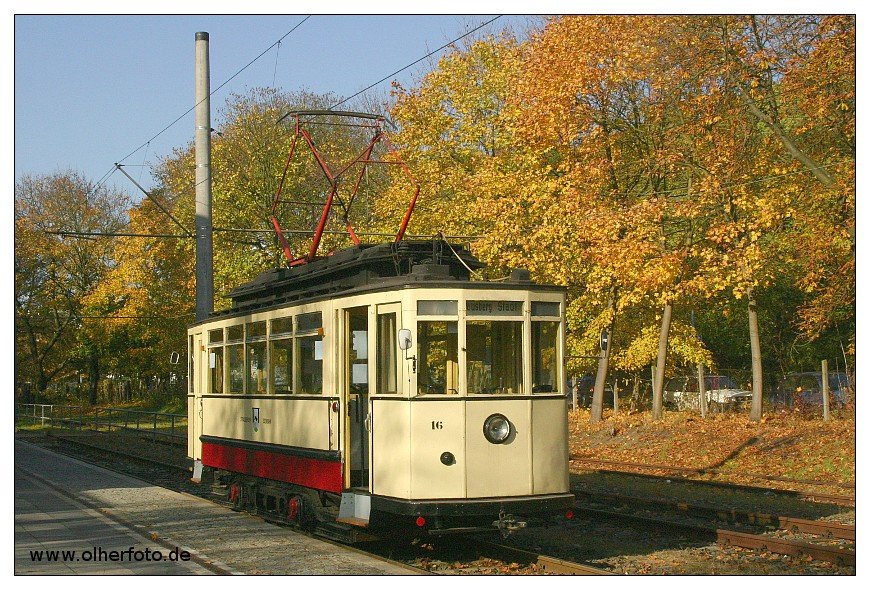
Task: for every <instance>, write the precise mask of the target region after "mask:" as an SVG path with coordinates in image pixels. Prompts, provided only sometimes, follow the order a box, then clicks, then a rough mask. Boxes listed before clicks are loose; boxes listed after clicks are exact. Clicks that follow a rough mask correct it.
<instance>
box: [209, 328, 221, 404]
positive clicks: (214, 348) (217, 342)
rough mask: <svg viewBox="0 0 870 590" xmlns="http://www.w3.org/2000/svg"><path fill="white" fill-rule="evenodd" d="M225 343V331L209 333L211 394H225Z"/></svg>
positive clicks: (219, 330) (210, 331) (211, 331)
mask: <svg viewBox="0 0 870 590" xmlns="http://www.w3.org/2000/svg"><path fill="white" fill-rule="evenodd" d="M223 341H224V331H223V329H222V328H221V329H217V330H209V331H208V345H209V349H208V367H209V369H208V371H209V375H208V391H209V393H223V392H224V349H223V346H221V344H223Z"/></svg>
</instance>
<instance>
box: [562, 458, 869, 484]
mask: <svg viewBox="0 0 870 590" xmlns="http://www.w3.org/2000/svg"><path fill="white" fill-rule="evenodd" d="M571 459H572V460H574V461H577V462H579V463H594V464H596V465H610V466H614V467H630V468H633V469H648V470H657V471H680V472H683V473H697V474H699V475H704V474H706V473H712V474H715V475H722V474H725V475H730V474H731V473H733V472H729V471H724V470H722V469H716V468H713V467H680V466H677V465H656V464H651V463H631V462H628V461H608V460H605V459H589V458H585V457H577V456H574V457H571ZM740 475H742V476H744V477H751V478H753V479H768V480H771V481H781V482H784V483H802V484H809V485H820V486H834V487H839V488H850V489H855V482H854V481H852V482H832V481H821V480H818V479H795V478H791V477H780V476H778V475H765V474H761V473H740Z"/></svg>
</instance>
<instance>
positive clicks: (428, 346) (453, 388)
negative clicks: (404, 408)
mask: <svg viewBox="0 0 870 590" xmlns="http://www.w3.org/2000/svg"><path fill="white" fill-rule="evenodd" d="M417 346H418V350H419V351H420V353H419V357H420V358H419V368H418V374H417V393H451V394H457V393H459V330H458V329H457V322H449V321H448V322H444V321H428V322H423V321H420V322H417Z"/></svg>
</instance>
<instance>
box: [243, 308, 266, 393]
mask: <svg viewBox="0 0 870 590" xmlns="http://www.w3.org/2000/svg"><path fill="white" fill-rule="evenodd" d="M265 337H266V322H253V323H250V324H248V326H247V341H248V345H247V347H246V354H247V357H248V358H247V363H246V364H247V367H248V370H247V378H248V393H249V394H253V393H266V376H267V375H268V367H267V366H266V341H265Z"/></svg>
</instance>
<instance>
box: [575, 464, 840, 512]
mask: <svg viewBox="0 0 870 590" xmlns="http://www.w3.org/2000/svg"><path fill="white" fill-rule="evenodd" d="M587 471H594V472H595V473H604V474H609V475H630V476H632V477H639V478H643V479H650V480H656V481H661V480H663V479H676V480H679V481H681V482H682V483H689V484H693V485H699V486H707V487H715V488H723V489H729V490H742V491H746V492H753V493H757V494H778V495H781V496H791V497H794V498H800V499H803V500H811V501H818V502H828V503H831V504H838V505H841V506H854V505H855V497H854V496H842V495H838V494H824V493H817V492H805V491H799V490H786V489H782V488H764V487H759V486H750V485H746V484H740V483H729V482H724V481H708V480H703V479H692V478H690V477H686V476H682V475H673V476H667V477H665V476H661V475H653V474H650V473H639V472H636V471H622V470H617V469H594V468H593V469H587Z"/></svg>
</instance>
